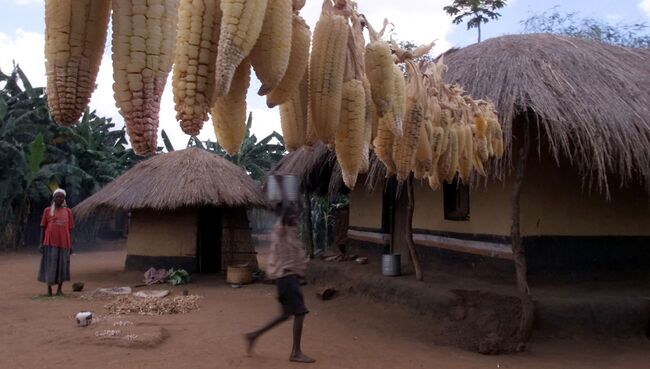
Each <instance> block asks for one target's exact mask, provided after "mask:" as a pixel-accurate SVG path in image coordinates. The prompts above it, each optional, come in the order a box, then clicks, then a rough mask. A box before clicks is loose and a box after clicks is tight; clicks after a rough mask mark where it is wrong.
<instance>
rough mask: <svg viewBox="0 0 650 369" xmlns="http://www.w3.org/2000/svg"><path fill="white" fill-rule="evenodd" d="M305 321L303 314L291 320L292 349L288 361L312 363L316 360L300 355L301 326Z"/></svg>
mask: <svg viewBox="0 0 650 369" xmlns="http://www.w3.org/2000/svg"><path fill="white" fill-rule="evenodd" d="M304 321H305V314H300V315H296V317H295V318H294V319H293V349H292V350H291V357H289V360H290V361H296V362H299V363H313V362H315V361H316V360H314V359H312V358H310V357H309V356H307V355H305V354H303V353H302V350H301V349H300V340H301V339H302V325H303V322H304Z"/></svg>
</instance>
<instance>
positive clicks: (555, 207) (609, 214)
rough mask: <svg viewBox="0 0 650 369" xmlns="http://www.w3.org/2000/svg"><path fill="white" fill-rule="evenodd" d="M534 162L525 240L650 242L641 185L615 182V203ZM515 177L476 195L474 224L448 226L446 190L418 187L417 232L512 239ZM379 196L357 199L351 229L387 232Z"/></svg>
mask: <svg viewBox="0 0 650 369" xmlns="http://www.w3.org/2000/svg"><path fill="white" fill-rule="evenodd" d="M536 156H537V153H536V152H535V153H533V154H532V157H531V158H530V159H529V161H528V167H527V171H526V179H525V182H524V191H523V193H522V198H521V201H522V207H521V217H522V218H521V220H522V225H521V226H522V235H524V236H534V235H556V236H569V235H573V236H608V235H611V236H650V199H649V198H648V195H647V194H645V192H644V190H643V188H642V187H641V186H639V185H636V186H629V187H628V188H625V189H622V190H621V189H619V188H618V184H617V183H615V182H613V183H612V185H611V186H612V188H611V189H610V193H611V201H609V202H608V201H607V200H606V198H605V196H604V195H603V194H601V193H599V192H592V193H591V194H590V193H588V192H587V191H583V188H582V183H581V181H580V178H579V176H578V175H577V173H576V172H575V171H573V170H572V169H571V168H570V166H569V164H568V163H562V165H563V167H562V169H560V168H558V167H557V166H556V165H555V163H554V162H553V161H552V159H551V158H550V157H548V156H546V157H544V161H540V160H539V159H538V158H537V157H536ZM511 191H512V177H510V178H508V179H506V181H505V182H504V183H502V182H489V183H488V184H487V185H481V186H480V187H479V188H475V189H472V190H471V193H470V221H466V222H465V221H448V220H444V213H443V200H442V190H441V189H440V190H437V191H432V190H431V189H430V188H429V187H428V185H427V184H426V183H425V182H422V183H420V182H419V181H416V185H415V188H414V193H415V209H414V214H413V228H416V229H426V230H432V231H443V232H454V233H465V234H490V235H499V236H509V235H510V223H511V219H510V212H511V208H510V196H511ZM381 201H382V196H381V194H380V192H379V191H376V193H375V194H372V195H368V194H366V193H364V192H363V190H362V189H357V190H355V191H354V192H353V193H352V195H351V200H350V202H351V205H350V225H351V226H357V227H366V228H375V229H379V228H381Z"/></svg>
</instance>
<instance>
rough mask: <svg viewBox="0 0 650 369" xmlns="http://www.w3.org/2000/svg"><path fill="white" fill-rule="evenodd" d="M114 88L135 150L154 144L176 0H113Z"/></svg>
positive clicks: (144, 152)
mask: <svg viewBox="0 0 650 369" xmlns="http://www.w3.org/2000/svg"><path fill="white" fill-rule="evenodd" d="M112 19H113V45H112V51H113V78H114V80H115V82H114V83H113V91H114V96H115V102H116V105H117V107H118V108H119V111H120V114H122V116H123V117H124V122H125V124H126V131H127V133H128V135H129V138H130V139H131V146H132V147H133V151H134V152H135V153H136V154H138V155H149V154H153V153H155V152H156V149H157V142H156V141H157V133H158V132H157V131H158V114H159V112H160V98H161V96H162V93H163V90H164V88H165V82H166V80H167V75H168V74H169V72H170V70H171V68H172V64H173V61H174V46H175V41H176V21H177V19H178V0H149V1H146V0H137V1H135V0H134V1H130V0H113V18H112Z"/></svg>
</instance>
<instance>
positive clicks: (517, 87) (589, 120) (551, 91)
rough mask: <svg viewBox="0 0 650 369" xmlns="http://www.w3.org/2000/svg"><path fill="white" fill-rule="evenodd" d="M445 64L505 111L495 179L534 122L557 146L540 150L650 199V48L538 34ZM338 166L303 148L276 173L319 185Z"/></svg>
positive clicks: (494, 42)
mask: <svg viewBox="0 0 650 369" xmlns="http://www.w3.org/2000/svg"><path fill="white" fill-rule="evenodd" d="M442 57H443V58H444V63H445V64H446V65H447V67H448V69H447V72H446V73H445V80H446V81H447V82H448V83H457V84H459V85H460V86H462V88H463V89H464V90H465V91H466V92H467V93H469V94H470V95H471V96H472V97H474V98H477V99H479V98H481V99H485V98H487V99H490V100H492V101H494V102H495V104H496V107H497V110H498V113H499V119H500V121H501V124H502V128H503V132H504V143H505V146H506V160H503V161H501V163H502V164H500V165H501V168H500V169H502V170H497V171H490V172H491V173H496V174H497V175H498V176H499V178H501V179H502V178H503V175H505V172H507V169H508V168H509V167H510V162H511V158H512V143H513V127H514V125H515V123H516V122H518V123H523V122H525V121H526V118H532V119H529V120H531V123H532V124H534V125H536V126H538V132H539V133H541V134H544V136H545V138H546V139H547V140H548V141H547V142H548V147H541V144H538V149H539V150H538V151H539V152H540V153H541V150H548V151H549V152H550V153H551V155H552V156H553V157H554V158H555V159H556V161H559V158H560V156H561V155H565V156H566V157H568V158H569V159H570V160H571V162H572V164H574V165H576V166H577V167H578V168H579V169H580V171H581V172H582V174H584V175H585V176H586V178H587V179H593V180H595V183H596V184H597V185H599V186H600V187H601V189H602V190H603V191H604V192H607V191H608V183H607V177H608V174H610V175H611V174H616V176H617V179H619V180H622V181H624V182H627V181H630V180H637V181H638V180H642V181H643V182H644V183H645V184H646V188H647V189H648V190H649V191H650V150H649V149H648V148H649V147H650V88H649V87H648V86H650V50H647V49H629V48H625V47H620V46H613V45H607V44H604V43H601V42H596V41H591V40H584V39H579V38H575V37H568V36H559V35H551V34H529V35H511V36H502V37H496V38H492V39H488V40H486V41H483V42H481V43H478V44H473V45H470V46H468V47H465V48H462V49H452V50H450V51H448V52H447V53H445V54H444V55H442ZM528 112H530V113H533V114H531V115H528V114H527V113H528ZM539 142H541V141H539ZM544 146H546V145H544ZM335 159H336V157H335V154H334V153H333V152H331V151H327V150H326V148H325V147H324V146H317V147H316V148H315V149H314V150H311V151H310V150H304V149H301V150H298V151H296V152H295V153H291V154H289V155H287V156H285V158H283V160H282V161H281V162H280V163H279V164H278V165H277V167H276V168H275V169H274V171H277V172H278V173H284V174H289V173H293V174H298V175H300V176H302V177H304V179H305V180H306V181H307V183H312V182H313V180H314V179H315V178H318V176H316V177H314V171H316V172H318V173H320V174H319V176H320V177H322V176H327V174H326V173H323V171H324V170H333V171H334V174H336V170H337V168H338V165H337V164H336V163H335ZM371 159H373V158H372V157H371ZM327 163H333V165H330V164H328V165H323V164H327ZM371 164H372V165H371V169H370V173H369V175H368V176H367V179H366V183H365V184H366V185H367V186H369V188H370V189H372V188H374V187H375V186H376V185H377V184H379V183H380V182H381V181H382V179H383V177H384V175H385V170H384V168H383V165H382V164H381V162H379V161H377V160H371ZM338 170H339V172H340V169H338ZM328 178H330V182H329V188H330V190H339V189H340V186H341V185H342V182H340V181H338V179H339V178H338V177H337V176H336V175H335V176H332V177H328ZM310 179H311V181H310Z"/></svg>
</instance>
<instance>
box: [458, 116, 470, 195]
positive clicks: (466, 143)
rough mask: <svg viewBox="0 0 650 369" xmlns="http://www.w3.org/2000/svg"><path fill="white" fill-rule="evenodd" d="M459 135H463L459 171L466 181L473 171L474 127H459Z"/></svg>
mask: <svg viewBox="0 0 650 369" xmlns="http://www.w3.org/2000/svg"><path fill="white" fill-rule="evenodd" d="M459 128H460V130H459V135H460V136H463V151H461V152H460V153H459V158H458V172H459V174H460V178H461V179H462V180H463V181H464V182H466V181H467V180H469V175H470V173H471V171H472V167H473V166H472V162H473V158H474V147H473V146H474V145H473V143H474V140H473V138H472V129H471V127H470V126H469V125H467V124H466V125H464V126H461V127H459Z"/></svg>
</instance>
